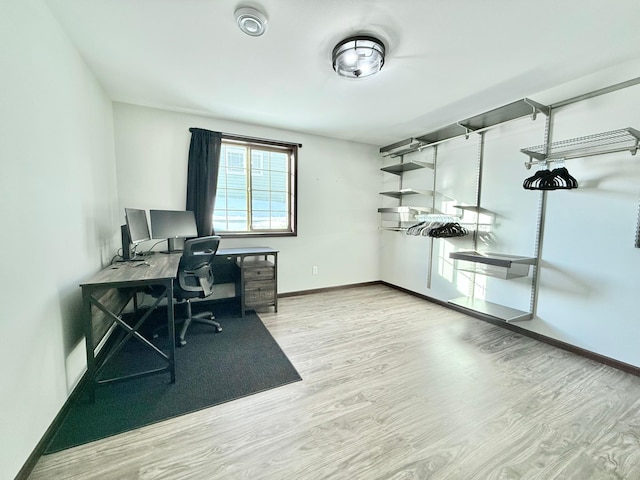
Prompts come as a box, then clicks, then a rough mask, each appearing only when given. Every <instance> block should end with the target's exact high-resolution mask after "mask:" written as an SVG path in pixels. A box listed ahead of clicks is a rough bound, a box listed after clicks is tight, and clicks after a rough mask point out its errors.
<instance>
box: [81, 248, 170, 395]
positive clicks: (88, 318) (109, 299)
mask: <svg viewBox="0 0 640 480" xmlns="http://www.w3.org/2000/svg"><path fill="white" fill-rule="evenodd" d="M181 256H182V255H181V254H180V253H176V254H170V255H153V256H152V257H151V258H149V259H148V260H147V261H146V262H122V263H117V264H114V265H110V266H108V267H107V268H105V269H103V270H101V271H100V272H98V273H97V274H96V275H94V276H93V277H91V278H90V279H89V280H87V281H86V282H83V283H81V284H80V287H82V303H83V317H84V322H85V335H86V350H87V374H88V379H89V382H90V395H91V397H93V395H94V389H95V387H96V386H97V385H100V384H105V383H111V382H116V381H121V380H128V379H131V378H136V377H141V376H147V375H152V374H156V373H163V372H168V373H169V374H170V377H171V383H175V380H176V373H175V324H174V316H173V280H174V279H175V278H176V275H177V272H178V265H179V263H180V257H181ZM151 285H154V286H160V287H163V288H164V290H163V292H162V294H161V295H160V296H159V298H157V299H156V301H155V303H154V305H153V306H152V307H151V308H149V309H148V310H146V312H145V313H144V315H142V317H141V318H139V319H136V320H135V324H134V325H133V326H130V325H129V324H128V323H126V322H124V321H123V320H122V317H121V315H122V312H123V311H124V309H125V307H126V306H127V305H128V304H129V303H130V302H131V300H132V299H133V300H134V310H136V313H137V305H136V304H135V298H136V293H137V292H138V291H139V290H140V289H141V288H143V287H147V286H151ZM109 291H116V292H118V294H124V296H123V297H118V298H119V301H114V298H116V297H114V295H113V294H110V292H109ZM111 293H113V292H111ZM163 298H166V301H167V323H168V328H169V351H168V352H167V353H165V352H163V351H161V350H160V349H158V348H157V347H156V346H155V345H153V344H152V343H151V342H149V341H148V340H147V339H146V338H144V337H143V336H142V335H140V333H138V330H139V329H140V327H141V326H142V324H143V323H144V322H145V321H146V320H147V318H148V317H149V315H150V314H151V312H153V311H154V310H155V308H156V307H157V306H158V305H159V303H160V301H161V300H162V299H163ZM93 307H95V308H97V310H98V311H99V312H102V313H103V314H104V317H103V318H104V319H106V321H107V323H108V324H109V328H112V327H113V328H118V327H120V329H121V330H124V334H123V336H122V338H120V339H119V340H118V341H117V343H116V344H115V345H114V346H113V348H111V349H110V350H109V352H107V354H106V355H105V357H104V358H103V359H102V360H101V361H100V365H98V364H97V362H96V347H97V346H98V344H99V343H100V341H101V340H102V337H103V336H104V333H105V332H104V331H103V332H102V334H101V335H99V336H98V335H96V330H95V325H94V322H93V320H94V314H93V313H94V309H93ZM96 313H97V312H96ZM98 337H99V338H98ZM131 338H136V339H137V340H139V341H140V342H142V343H143V344H144V345H146V346H147V347H148V348H149V349H150V350H152V351H153V352H155V353H156V354H157V355H158V356H159V357H160V358H162V359H163V360H164V361H165V362H166V363H167V366H166V367H163V368H157V369H153V370H147V371H143V372H136V373H132V374H130V375H125V376H119V377H112V378H101V373H102V370H103V368H104V366H105V365H106V364H107V363H108V362H109V361H110V360H111V359H112V358H113V357H114V355H116V354H117V353H118V352H119V351H120V350H121V349H122V347H123V346H124V344H125V343H126V342H127V341H129V340H130V339H131Z"/></svg>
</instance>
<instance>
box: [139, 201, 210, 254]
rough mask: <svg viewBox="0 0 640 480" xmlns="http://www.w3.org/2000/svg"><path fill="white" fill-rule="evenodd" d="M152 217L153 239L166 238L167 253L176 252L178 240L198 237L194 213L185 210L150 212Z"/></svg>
mask: <svg viewBox="0 0 640 480" xmlns="http://www.w3.org/2000/svg"><path fill="white" fill-rule="evenodd" d="M149 214H150V215H151V234H152V236H153V238H157V239H160V238H166V239H167V244H168V246H167V251H168V252H169V253H171V252H175V251H177V250H178V249H176V245H175V239H176V238H194V237H197V236H198V227H196V217H195V215H194V214H193V212H190V211H183V210H149Z"/></svg>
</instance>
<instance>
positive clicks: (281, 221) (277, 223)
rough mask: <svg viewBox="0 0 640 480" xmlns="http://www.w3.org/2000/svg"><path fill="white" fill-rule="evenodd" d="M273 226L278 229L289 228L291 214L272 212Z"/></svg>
mask: <svg viewBox="0 0 640 480" xmlns="http://www.w3.org/2000/svg"><path fill="white" fill-rule="evenodd" d="M271 228H273V229H278V230H286V229H287V228H289V215H288V214H287V212H271Z"/></svg>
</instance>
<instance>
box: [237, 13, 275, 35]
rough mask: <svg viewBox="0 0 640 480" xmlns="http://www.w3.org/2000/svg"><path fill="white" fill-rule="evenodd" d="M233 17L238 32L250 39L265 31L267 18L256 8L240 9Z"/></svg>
mask: <svg viewBox="0 0 640 480" xmlns="http://www.w3.org/2000/svg"><path fill="white" fill-rule="evenodd" d="M234 16H235V17H236V22H237V23H238V27H239V28H240V30H242V31H243V32H244V33H246V34H247V35H249V36H251V37H259V36H260V35H263V34H264V33H265V32H266V31H267V17H266V15H265V14H264V13H262V12H261V11H260V10H258V9H257V8H253V7H240V8H238V9H237V10H236V11H235V13H234Z"/></svg>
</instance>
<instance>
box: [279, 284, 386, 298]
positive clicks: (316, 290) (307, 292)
mask: <svg viewBox="0 0 640 480" xmlns="http://www.w3.org/2000/svg"><path fill="white" fill-rule="evenodd" d="M381 284H384V282H381V281H380V280H375V281H373V282H362V283H350V284H348V285H338V286H335V287H325V288H313V289H310V290H298V291H295V292H287V293H278V298H285V297H299V296H300V295H311V294H312V293H326V292H333V291H336V290H345V289H347V288H358V287H368V286H371V285H381Z"/></svg>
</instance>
